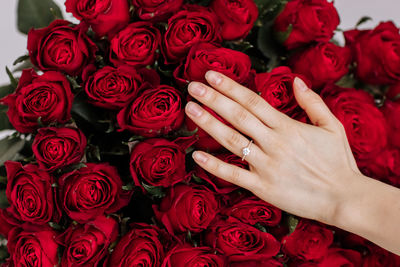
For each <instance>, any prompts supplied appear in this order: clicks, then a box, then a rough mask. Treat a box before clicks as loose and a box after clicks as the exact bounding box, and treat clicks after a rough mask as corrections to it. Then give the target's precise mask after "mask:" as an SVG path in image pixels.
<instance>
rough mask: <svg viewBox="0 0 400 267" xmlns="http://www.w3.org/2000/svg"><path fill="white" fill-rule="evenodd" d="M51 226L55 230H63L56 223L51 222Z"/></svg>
mask: <svg viewBox="0 0 400 267" xmlns="http://www.w3.org/2000/svg"><path fill="white" fill-rule="evenodd" d="M49 225H50V227H51V228H53V229H54V230H62V227H61V226H60V225H59V224H57V223H55V222H49Z"/></svg>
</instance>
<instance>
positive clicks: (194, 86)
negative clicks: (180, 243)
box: [189, 82, 206, 96]
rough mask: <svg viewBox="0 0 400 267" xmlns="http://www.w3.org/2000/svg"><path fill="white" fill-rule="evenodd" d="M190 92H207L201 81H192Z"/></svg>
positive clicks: (201, 93) (196, 93) (194, 93)
mask: <svg viewBox="0 0 400 267" xmlns="http://www.w3.org/2000/svg"><path fill="white" fill-rule="evenodd" d="M189 92H190V94H192V95H197V96H202V95H204V94H205V92H206V89H205V88H204V86H203V85H201V84H200V83H193V82H192V83H190V84H189Z"/></svg>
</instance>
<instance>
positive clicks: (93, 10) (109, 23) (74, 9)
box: [65, 0, 130, 37]
mask: <svg viewBox="0 0 400 267" xmlns="http://www.w3.org/2000/svg"><path fill="white" fill-rule="evenodd" d="M65 7H66V10H67V12H71V13H72V14H73V15H74V17H75V18H77V19H79V20H81V21H84V22H86V23H87V24H89V25H90V26H91V27H92V29H93V31H94V32H95V33H96V34H97V35H98V36H99V37H101V36H104V35H107V36H109V37H110V36H112V35H113V34H114V33H115V32H116V31H118V30H120V29H121V28H123V27H124V26H126V25H127V24H128V23H129V19H130V14H129V5H128V1H126V0H105V1H91V0H84V1H81V0H66V1H65Z"/></svg>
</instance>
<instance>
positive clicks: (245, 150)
mask: <svg viewBox="0 0 400 267" xmlns="http://www.w3.org/2000/svg"><path fill="white" fill-rule="evenodd" d="M252 143H253V140H251V141H250V143H249V145H248V146H246V147H245V148H243V149H242V154H243V158H242V161H243V160H244V159H245V157H246V156H247V155H249V154H250V146H251V144H252Z"/></svg>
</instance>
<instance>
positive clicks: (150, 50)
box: [110, 21, 161, 67]
mask: <svg viewBox="0 0 400 267" xmlns="http://www.w3.org/2000/svg"><path fill="white" fill-rule="evenodd" d="M160 41H161V34H160V31H159V30H158V29H157V28H156V27H154V26H153V24H152V23H150V22H145V21H137V22H134V23H131V24H129V25H128V26H127V27H125V28H124V29H122V30H121V31H120V32H119V33H117V35H115V36H114V38H112V39H111V41H110V61H111V63H113V64H114V65H116V66H120V65H125V64H126V65H130V66H135V67H138V66H139V67H140V66H146V65H152V64H153V63H154V61H155V60H156V58H157V57H158V54H157V53H156V50H157V49H158V47H159V44H160Z"/></svg>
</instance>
